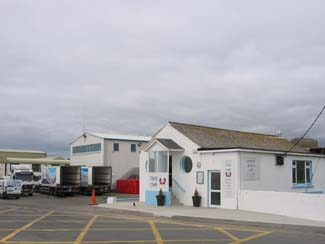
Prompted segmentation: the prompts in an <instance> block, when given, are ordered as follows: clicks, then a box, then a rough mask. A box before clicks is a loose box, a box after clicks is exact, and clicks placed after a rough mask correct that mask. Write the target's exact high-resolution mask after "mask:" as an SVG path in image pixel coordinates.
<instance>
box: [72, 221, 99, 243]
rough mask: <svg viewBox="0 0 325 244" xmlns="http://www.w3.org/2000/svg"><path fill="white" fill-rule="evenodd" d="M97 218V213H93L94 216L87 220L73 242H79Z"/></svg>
mask: <svg viewBox="0 0 325 244" xmlns="http://www.w3.org/2000/svg"><path fill="white" fill-rule="evenodd" d="M97 218H98V215H95V216H94V217H92V219H91V220H89V222H88V224H87V225H86V226H85V228H84V229H83V230H82V231H81V233H80V234H79V236H78V237H77V239H76V240H75V241H74V244H80V243H81V242H82V240H83V239H84V238H85V236H86V234H87V232H88V230H89V229H90V227H91V226H92V225H93V223H94V222H95V221H96V219H97Z"/></svg>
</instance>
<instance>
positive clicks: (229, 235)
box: [215, 227, 240, 243]
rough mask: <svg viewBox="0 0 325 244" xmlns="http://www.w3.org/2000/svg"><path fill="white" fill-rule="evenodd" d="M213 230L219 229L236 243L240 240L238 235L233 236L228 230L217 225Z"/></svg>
mask: <svg viewBox="0 0 325 244" xmlns="http://www.w3.org/2000/svg"><path fill="white" fill-rule="evenodd" d="M215 230H217V231H219V232H221V233H223V234H225V235H226V236H228V237H229V238H230V239H232V240H233V241H235V242H236V243H237V242H238V241H240V239H239V238H238V237H236V236H234V235H233V234H231V233H229V232H228V231H226V230H225V229H223V228H219V227H217V228H215Z"/></svg>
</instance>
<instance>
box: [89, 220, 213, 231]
mask: <svg viewBox="0 0 325 244" xmlns="http://www.w3.org/2000/svg"><path fill="white" fill-rule="evenodd" d="M96 223H97V221H96ZM90 230H98V231H102V230H106V231H109V230H114V231H129V230H130V231H133V230H134V231H136V230H152V229H151V228H91V229H90ZM159 230H169V231H179V230H211V229H210V228H159Z"/></svg>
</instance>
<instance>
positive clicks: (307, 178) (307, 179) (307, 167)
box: [291, 160, 313, 188]
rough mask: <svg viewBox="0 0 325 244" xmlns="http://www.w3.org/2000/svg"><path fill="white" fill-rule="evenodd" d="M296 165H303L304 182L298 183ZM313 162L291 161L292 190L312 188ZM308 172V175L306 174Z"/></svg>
mask: <svg viewBox="0 0 325 244" xmlns="http://www.w3.org/2000/svg"><path fill="white" fill-rule="evenodd" d="M298 163H303V165H304V182H303V183H301V182H300V183H298V182H299V181H300V179H298ZM312 166H313V162H312V161H311V160H292V164H291V167H292V171H291V172H292V175H291V181H292V185H293V188H305V187H313V173H312V172H313V167H312ZM307 172H309V173H307Z"/></svg>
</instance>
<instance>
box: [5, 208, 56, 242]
mask: <svg viewBox="0 0 325 244" xmlns="http://www.w3.org/2000/svg"><path fill="white" fill-rule="evenodd" d="M52 213H54V211H50V212H48V213H46V214H44V215H42V216H41V217H39V218H37V219H35V220H33V221H32V222H30V223H28V224H26V225H24V226H23V227H21V228H19V229H16V230H15V231H14V232H12V233H10V234H9V235H6V236H5V237H4V238H2V239H1V240H0V242H6V241H8V240H9V239H11V238H13V237H14V236H15V235H17V234H18V233H19V232H21V231H23V230H25V229H27V228H29V227H31V226H32V225H33V224H35V223H37V222H38V221H40V220H42V219H44V218H46V217H47V216H49V215H50V214H52Z"/></svg>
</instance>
